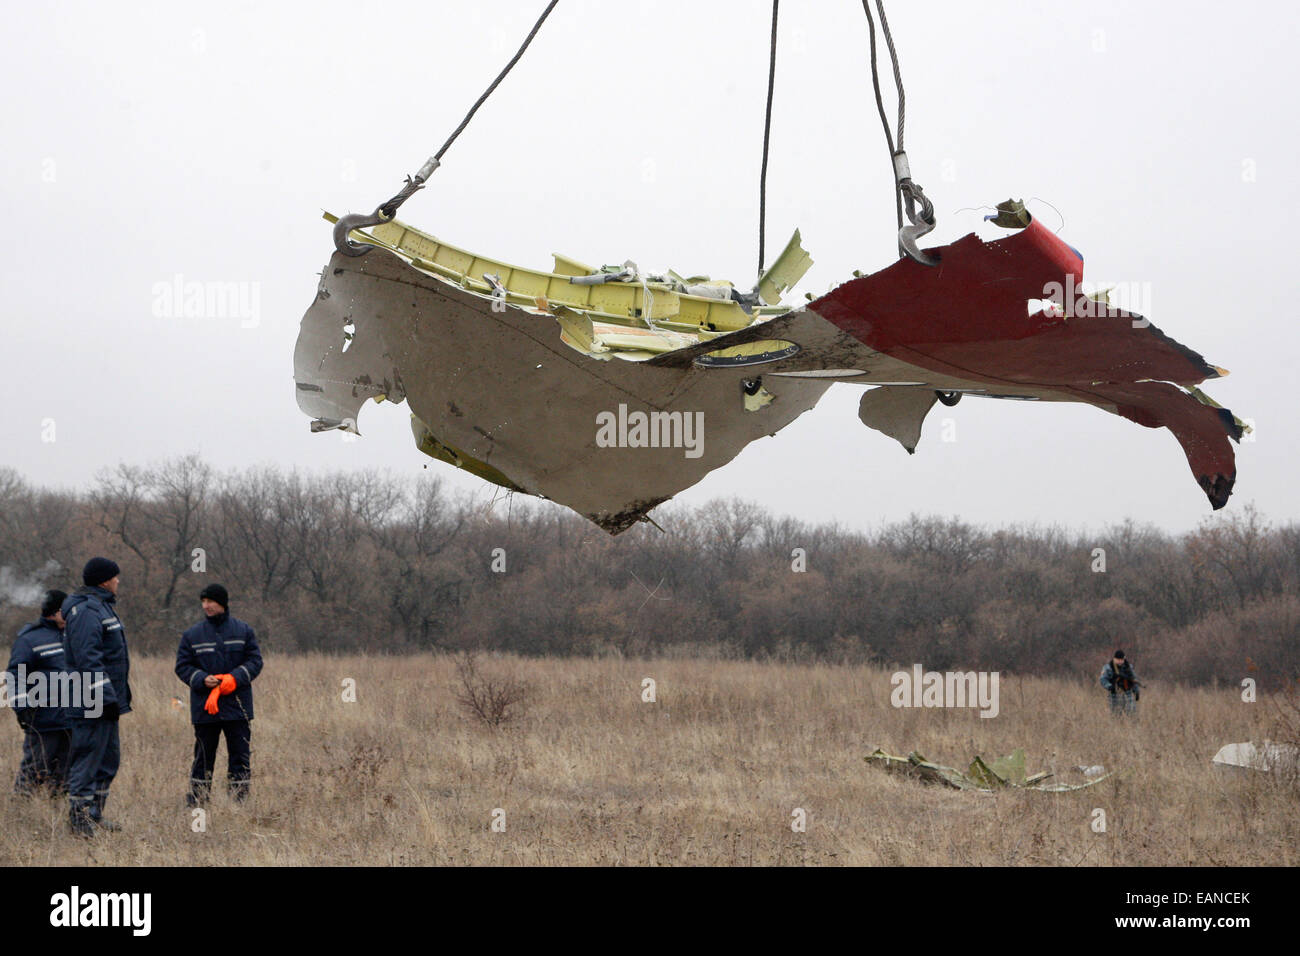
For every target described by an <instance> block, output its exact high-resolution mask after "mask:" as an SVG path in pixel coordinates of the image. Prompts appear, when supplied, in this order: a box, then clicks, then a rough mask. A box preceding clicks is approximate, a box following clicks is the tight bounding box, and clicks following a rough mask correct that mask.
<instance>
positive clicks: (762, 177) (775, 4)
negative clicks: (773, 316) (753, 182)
mask: <svg viewBox="0 0 1300 956" xmlns="http://www.w3.org/2000/svg"><path fill="white" fill-rule="evenodd" d="M780 5H781V0H772V53H771V56H770V57H769V59H768V65H767V114H766V116H765V117H764V119H763V168H762V171H761V172H760V173H759V174H758V276H759V278H762V276H763V268H764V267H765V266H766V264H767V263H766V262H764V258H763V255H764V244H765V240H766V236H767V145H768V141H769V140H770V139H771V136H772V90H773V87H774V86H775V84H776V14H777V10H778V9H779V7H780Z"/></svg>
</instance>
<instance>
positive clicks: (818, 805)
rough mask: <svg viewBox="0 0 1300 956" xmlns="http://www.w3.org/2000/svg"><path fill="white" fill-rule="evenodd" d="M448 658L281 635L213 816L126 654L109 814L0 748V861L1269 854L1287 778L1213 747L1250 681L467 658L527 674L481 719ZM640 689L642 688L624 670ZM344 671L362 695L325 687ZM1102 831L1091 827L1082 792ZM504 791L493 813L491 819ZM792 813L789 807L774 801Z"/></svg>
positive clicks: (170, 716) (174, 717) (153, 668)
mask: <svg viewBox="0 0 1300 956" xmlns="http://www.w3.org/2000/svg"><path fill="white" fill-rule="evenodd" d="M455 663H456V662H455V659H454V658H450V657H432V656H413V657H400V658H399V657H360V656H354V657H325V656H317V655H304V656H294V657H278V656H276V655H274V654H271V655H270V656H269V657H268V660H267V667H266V671H265V673H264V674H263V676H262V677H261V678H260V679H259V680H258V681H257V684H256V695H257V697H256V699H257V714H258V717H257V719H256V720H255V721H254V723H253V774H254V779H253V793H252V797H251V798H250V800H249V802H248V803H247V804H246V805H243V806H238V805H232V804H231V803H230V802H229V801H228V799H227V797H226V794H225V791H224V787H222V786H220V784H221V783H223V782H224V768H225V750H224V743H223V745H222V752H221V755H220V759H219V762H218V777H217V780H218V786H217V787H215V788H214V793H215V796H214V799H213V801H212V803H211V805H210V807H209V811H208V816H207V820H206V829H205V831H204V832H194V830H193V829H192V826H191V823H192V818H191V815H190V811H188V810H187V809H186V808H185V807H184V805H183V795H184V789H185V785H186V778H187V776H188V766H189V760H190V753H191V746H192V739H193V738H192V732H191V729H190V724H189V717H188V709H180V710H177V709H173V707H172V705H171V698H172V697H173V696H175V695H178V694H180V695H183V694H184V693H185V688H184V687H183V686H182V685H181V684H180V682H179V681H177V680H176V678H175V677H174V676H173V674H172V672H171V662H170V661H168V660H163V659H157V658H155V659H143V660H138V661H135V662H133V665H134V666H133V668H132V688H133V691H134V695H135V711H134V712H133V713H131V714H129V715H128V716H126V717H125V718H123V720H122V747H123V760H122V770H121V772H120V774H119V775H118V778H117V781H116V782H115V784H114V786H113V790H112V797H111V799H110V802H109V807H108V810H109V812H108V813H107V816H109V817H110V818H112V819H115V820H117V821H118V822H120V823H121V824H122V826H123V831H122V832H121V833H118V834H115V835H102V836H100V837H97V838H96V839H95V840H94V841H93V842H84V841H80V840H77V839H74V838H73V837H71V836H70V835H69V834H68V833H67V829H66V811H65V805H64V804H63V803H62V802H55V801H52V800H47V799H36V800H24V799H21V798H18V797H16V796H14V795H13V794H12V792H10V787H11V784H10V782H11V781H12V779H13V775H14V772H15V770H16V768H17V763H18V755H19V734H18V729H17V725H16V723H15V722H14V721H13V720H12V718H8V720H9V729H8V734H9V737H8V738H7V740H6V743H5V746H4V748H3V756H2V759H0V775H3V777H4V783H3V786H4V791H5V792H3V793H2V794H0V821H2V825H0V863H3V864H5V865H45V864H62V865H85V864H97V865H98V864H106V865H118V866H132V865H138V864H154V865H176V866H198V865H206V866H239V865H250V864H267V865H282V864H289V865H322V864H329V865H340V864H342V865H348V864H375V865H405V864H494V865H533V864H544V865H552V864H560V865H569V864H577V865H582V864H625V865H660V864H712V865H726V866H730V865H751V864H754V865H770V864H777V865H804V864H810V865H827V864H829V865H842V864H848V865H877V864H887V865H898V864H901V865H908V866H913V865H940V866H970V865H1003V864H1017V865H1019V864H1028V865H1042V864H1049V865H1075V864H1082V865H1085V866H1093V865H1142V864H1154V865H1169V866H1178V865H1186V864H1208V865H1284V866H1294V865H1295V864H1296V863H1297V862H1298V860H1297V857H1300V852H1297V845H1298V844H1300V813H1297V810H1298V809H1300V798H1298V797H1297V791H1296V789H1295V788H1294V787H1292V786H1288V785H1285V784H1279V783H1278V782H1277V781H1275V780H1272V779H1269V778H1266V777H1265V776H1263V775H1249V776H1244V777H1224V776H1220V775H1217V774H1216V773H1215V772H1213V771H1212V769H1211V767H1210V758H1211V756H1212V755H1213V754H1214V752H1215V750H1216V749H1217V747H1218V746H1219V745H1220V744H1222V743H1226V742H1230V741H1237V740H1248V739H1251V738H1252V737H1259V736H1262V733H1263V731H1264V728H1265V727H1266V726H1267V723H1268V720H1269V718H1270V715H1271V714H1272V713H1275V711H1274V710H1273V708H1272V707H1271V706H1270V703H1269V701H1268V700H1266V699H1261V701H1260V702H1259V703H1256V704H1253V705H1252V704H1243V703H1242V702H1241V701H1240V699H1239V697H1238V695H1237V693H1236V692H1235V691H1233V690H1226V691H1211V690H1204V689H1193V690H1189V689H1179V688H1173V687H1161V688H1156V689H1148V692H1147V693H1146V694H1144V697H1143V701H1142V708H1143V711H1142V713H1141V714H1140V716H1139V717H1138V718H1137V719H1136V720H1116V719H1114V718H1112V717H1111V716H1110V715H1109V714H1108V713H1107V708H1106V704H1105V701H1104V699H1103V694H1102V692H1101V691H1100V689H1099V688H1097V687H1094V686H1092V685H1085V684H1084V683H1083V682H1082V681H1080V682H1079V683H1077V684H1071V683H1066V682H1063V681H1059V680H1045V679H1025V680H1023V681H1022V680H1019V679H1017V678H1014V677H1013V678H1008V679H1006V680H1004V681H1003V683H1002V687H1001V713H1000V714H999V716H997V717H996V718H993V719H982V718H980V717H979V716H978V715H977V712H976V711H974V710H941V709H930V710H923V709H910V710H909V709H895V708H894V707H892V706H891V705H890V702H889V690H890V684H889V672H887V671H884V670H879V669H871V668H862V667H847V666H800V665H781V664H766V663H749V662H730V661H693V660H660V661H628V660H618V659H602V660H524V659H518V658H509V657H492V658H485V659H483V660H482V661H481V662H480V664H479V667H480V671H481V672H482V673H484V674H488V675H505V676H513V677H515V678H517V679H519V680H521V681H524V682H525V683H526V684H527V685H528V687H529V689H530V698H529V700H528V702H527V704H526V706H525V708H524V711H523V713H522V714H521V716H520V717H519V718H518V719H517V720H515V721H512V722H510V723H507V724H506V725H504V726H502V727H499V728H496V727H491V726H488V725H487V724H486V723H484V722H483V721H481V720H479V719H478V718H476V717H474V716H473V715H471V714H469V713H467V712H466V710H465V709H464V708H463V707H462V706H461V705H460V704H459V703H458V702H457V700H456V695H457V692H458V690H459V688H460V681H459V680H458V678H457V674H456V666H455ZM646 677H651V678H654V680H655V681H656V682H657V698H658V699H657V701H656V702H654V703H645V702H642V700H641V695H642V691H641V688H642V684H641V682H642V679H643V678H646ZM346 678H352V679H354V680H355V681H356V702H355V703H349V702H344V700H343V686H344V683H343V682H344V680H345V679H346ZM876 746H881V747H883V748H884V749H886V750H889V751H891V752H894V753H907V752H908V751H909V750H912V749H917V750H920V751H921V752H922V753H923V754H925V755H926V756H927V757H928V758H930V759H931V760H935V761H938V762H941V763H948V764H952V765H957V766H965V764H966V763H967V762H969V760H970V758H971V756H972V755H973V754H975V753H981V754H985V755H999V754H1004V753H1007V752H1009V751H1010V750H1011V749H1012V748H1014V747H1016V746H1022V747H1024V748H1025V751H1026V755H1027V764H1028V767H1029V769H1030V771H1031V772H1032V771H1035V770H1039V769H1055V770H1056V771H1057V773H1058V778H1059V779H1061V780H1063V781H1066V782H1078V781H1080V780H1082V777H1081V776H1079V775H1078V774H1077V773H1075V772H1073V771H1071V770H1070V769H1069V768H1072V767H1074V766H1075V765H1078V764H1089V765H1091V764H1098V763H1100V764H1104V765H1105V766H1106V768H1107V769H1108V770H1109V769H1112V768H1124V770H1125V773H1124V774H1123V775H1122V776H1120V777H1119V778H1117V779H1112V780H1109V781H1106V782H1103V783H1102V784H1100V785H1098V786H1096V787H1092V788H1090V789H1088V790H1084V791H1080V792H1077V793H1067V794H1049V793H1034V792H1003V793H997V794H979V793H969V792H958V791H954V790H948V789H938V788H934V787H928V786H924V785H922V784H920V783H917V782H913V781H910V780H906V779H899V778H896V777H893V776H889V775H886V774H884V773H882V772H880V771H879V770H876V769H874V768H869V767H867V766H866V765H865V764H864V762H863V759H862V758H863V755H864V754H866V753H868V752H870V751H871V750H872V749H873V748H874V747H876ZM1098 807H1100V808H1102V809H1103V810H1104V811H1105V814H1106V825H1107V826H1106V831H1105V832H1104V833H1096V832H1093V830H1092V829H1091V827H1090V823H1091V822H1092V820H1093V810H1094V808H1098ZM498 808H499V809H500V810H503V811H504V822H505V830H504V832H494V831H493V829H492V826H491V824H492V819H493V811H494V810H496V809H498ZM795 808H802V809H803V810H804V811H806V815H807V829H806V832H802V833H797V832H793V831H792V830H791V826H790V823H791V820H792V819H793V817H792V812H793V811H794V810H795Z"/></svg>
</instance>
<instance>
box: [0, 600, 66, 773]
mask: <svg viewBox="0 0 1300 956" xmlns="http://www.w3.org/2000/svg"><path fill="white" fill-rule="evenodd" d="M67 597H68V595H67V594H65V593H64V592H63V591H58V590H52V591H46V592H45V594H44V596H43V597H42V598H41V619H40V620H39V621H36V622H35V623H34V624H28V625H27V626H26V627H24V628H23V629H22V630H21V631H19V632H18V640H17V641H15V642H14V648H13V653H11V654H10V655H9V667H8V668H7V670H8V672H9V686H10V688H12V690H13V694H14V697H13V701H12V703H13V708H14V713H15V714H16V715H17V717H18V726H19V727H21V728H22V729H23V761H22V763H21V764H20V765H19V767H18V779H17V780H15V781H14V792H15V793H20V794H24V795H30V794H32V793H34V792H35V791H36V789H37V788H38V787H49V788H50V791H51V792H52V793H54V794H64V793H67V790H68V749H69V747H70V746H71V744H72V730H71V724H70V723H69V720H68V712H67V710H66V709H65V708H64V707H63V706H62V705H63V704H64V703H66V702H65V701H60V700H58V699H56V698H57V697H58V695H59V688H60V686H62V687H66V686H67V685H66V683H65V684H63V685H59V684H58V683H57V682H55V681H52V680H51V679H50V678H52V677H54V676H55V675H56V674H61V673H62V672H63V669H64V664H63V613H62V608H63V602H64V601H65V600H66V599H67ZM36 675H40V676H36Z"/></svg>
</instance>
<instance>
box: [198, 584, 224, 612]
mask: <svg viewBox="0 0 1300 956" xmlns="http://www.w3.org/2000/svg"><path fill="white" fill-rule="evenodd" d="M204 598H207V599H208V600H209V601H216V602H217V603H218V604H220V605H221V606H222V607H224V608H226V609H227V610H229V608H230V595H229V594H228V593H226V589H225V587H223V586H222V585H220V584H208V585H205V586H204V588H203V590H202V591H200V592H199V600H200V601H202V600H203V599H204Z"/></svg>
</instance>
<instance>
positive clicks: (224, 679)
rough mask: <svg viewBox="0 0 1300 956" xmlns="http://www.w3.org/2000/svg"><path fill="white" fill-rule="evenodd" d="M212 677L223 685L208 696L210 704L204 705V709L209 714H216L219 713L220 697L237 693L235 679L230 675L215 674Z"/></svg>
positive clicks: (213, 689)
mask: <svg viewBox="0 0 1300 956" xmlns="http://www.w3.org/2000/svg"><path fill="white" fill-rule="evenodd" d="M212 676H213V677H215V678H217V679H218V680H219V681H221V683H220V684H218V685H217V686H216V687H214V688H212V693H210V694H208V702H207V703H206V704H204V705H203V709H204V710H206V711H207V712H208V713H209V714H215V713H216V712H217V698H218V697H221V696H224V695H225V694H233V693H234V692H235V679H234V678H233V677H231V676H230V675H229V674H213V675H212Z"/></svg>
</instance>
